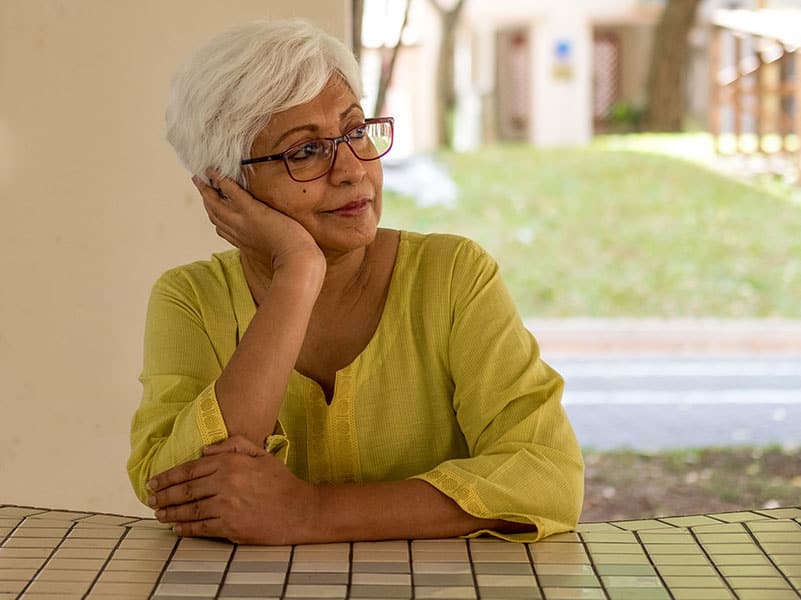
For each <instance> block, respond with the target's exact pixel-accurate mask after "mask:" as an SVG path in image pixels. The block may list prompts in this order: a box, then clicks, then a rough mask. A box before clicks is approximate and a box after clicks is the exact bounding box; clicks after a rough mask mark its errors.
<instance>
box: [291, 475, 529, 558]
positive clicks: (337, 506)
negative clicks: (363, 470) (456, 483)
mask: <svg viewBox="0 0 801 600" xmlns="http://www.w3.org/2000/svg"><path fill="white" fill-rule="evenodd" d="M314 512H315V515H316V516H315V518H313V519H312V520H311V522H310V525H309V528H308V531H305V532H303V536H302V539H298V540H297V541H296V542H295V543H325V542H336V541H342V540H350V541H360V540H381V539H420V538H440V537H454V536H459V535H465V534H469V533H472V532H475V531H478V530H481V529H491V530H495V531H505V532H508V533H512V532H521V531H531V530H532V527H531V526H529V525H523V524H520V523H510V522H507V521H502V520H493V519H480V518H478V517H474V516H472V515H470V514H468V513H466V512H465V511H463V510H462V509H461V508H460V507H459V505H458V504H456V502H454V501H453V500H452V499H451V498H449V497H448V496H446V495H445V494H443V493H442V492H440V491H439V490H437V489H436V488H435V487H433V486H432V485H430V484H428V483H426V482H425V481H422V480H419V479H410V480H405V481H387V482H378V483H368V484H340V485H318V486H317V487H316V502H315V511H314Z"/></svg>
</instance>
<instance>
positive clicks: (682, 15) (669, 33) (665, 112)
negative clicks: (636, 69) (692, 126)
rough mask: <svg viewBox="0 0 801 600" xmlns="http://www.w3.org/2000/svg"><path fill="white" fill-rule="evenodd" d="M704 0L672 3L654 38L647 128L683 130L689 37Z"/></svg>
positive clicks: (646, 119)
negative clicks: (699, 6)
mask: <svg viewBox="0 0 801 600" xmlns="http://www.w3.org/2000/svg"><path fill="white" fill-rule="evenodd" d="M699 4H700V0H668V1H667V3H666V4H665V10H664V12H663V13H662V18H661V20H660V21H659V25H657V28H656V33H655V35H654V45H653V49H652V51H651V67H650V71H649V75H648V90H647V96H648V100H647V108H646V113H645V120H644V129H646V130H649V131H681V129H682V121H683V118H684V110H685V107H684V96H685V81H686V74H687V64H688V62H689V54H690V48H689V40H688V34H689V32H690V28H691V27H692V25H693V22H694V21H695V14H696V12H697V10H698V5H699Z"/></svg>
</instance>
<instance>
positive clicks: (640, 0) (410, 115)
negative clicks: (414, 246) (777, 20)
mask: <svg viewBox="0 0 801 600" xmlns="http://www.w3.org/2000/svg"><path fill="white" fill-rule="evenodd" d="M440 1H441V2H443V3H444V0H440ZM760 4H763V5H766V6H774V5H775V6H776V7H781V8H788V7H790V8H791V7H793V6H795V5H798V8H801V1H798V0H792V1H790V0H785V1H784V2H769V1H762V2H760V1H759V0H741V1H732V0H704V2H703V4H702V5H701V8H700V10H699V14H698V25H697V26H696V28H695V29H694V30H693V32H692V33H691V36H690V44H691V64H690V71H689V73H688V86H687V93H688V98H687V107H688V116H689V119H690V122H691V123H697V124H698V125H699V126H704V125H705V122H706V114H707V105H708V99H709V75H708V70H709V66H708V65H709V62H708V52H707V41H708V30H709V27H708V25H707V24H708V22H709V20H710V18H711V16H712V14H713V13H714V11H715V10H716V9H718V8H721V7H725V8H756V7H757V6H758V5H760ZM404 5H405V2H401V1H398V0H365V13H364V26H363V44H364V48H363V51H362V63H363V70H364V77H365V92H366V94H367V98H366V99H365V102H366V105H367V106H368V107H369V106H370V105H371V103H372V102H373V101H374V98H375V91H376V87H377V81H378V73H379V72H380V69H381V64H382V61H384V62H386V60H387V56H388V53H387V51H386V49H384V50H382V47H384V48H386V47H391V46H393V45H394V44H395V43H396V42H397V39H398V33H399V30H400V24H401V22H402V19H403V10H404ZM664 5H665V0H527V1H525V2H521V1H519V0H467V2H466V5H465V8H464V10H463V13H462V16H461V19H460V22H459V31H458V37H457V40H458V41H457V48H456V53H455V57H454V59H455V65H456V69H455V73H456V81H455V88H456V92H457V97H458V102H457V108H456V111H455V115H454V117H453V142H454V146H455V148H456V149H461V150H466V149H470V148H475V147H477V146H479V145H481V144H483V143H491V142H495V141H518V142H528V143H531V144H533V145H537V146H564V145H573V144H583V143H586V142H587V141H589V140H590V139H591V137H592V136H593V135H594V134H595V133H600V132H606V131H610V130H615V127H616V126H619V125H620V121H621V120H623V121H625V120H627V119H632V120H634V119H636V117H637V114H638V113H639V112H641V111H642V110H643V109H644V107H645V102H646V82H647V78H648V68H649V61H650V53H651V43H652V39H653V35H654V30H655V27H656V25H657V24H658V22H659V19H660V16H661V13H662V10H663V8H664ZM439 36H440V32H439V23H438V17H437V13H436V11H435V10H434V9H433V8H432V7H431V6H430V4H429V0H412V3H411V7H410V12H409V19H408V24H407V27H406V29H405V32H404V36H403V40H402V41H403V44H402V49H401V51H400V54H399V57H398V61H397V64H396V67H395V71H394V77H393V82H392V86H391V88H390V91H389V94H388V99H387V104H386V105H385V106H386V110H385V112H386V113H387V114H393V115H394V116H395V117H396V119H397V121H398V128H397V129H398V146H397V153H398V154H410V153H412V152H421V151H422V152H425V151H430V150H432V149H433V148H434V147H435V146H436V140H437V136H436V132H435V130H434V128H435V126H436V124H435V116H434V108H433V107H434V106H435V97H434V94H435V90H436V85H435V81H436V77H437V76H438V73H437V72H436V64H437V49H438V44H439ZM368 111H369V109H368Z"/></svg>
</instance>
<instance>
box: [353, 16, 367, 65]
mask: <svg viewBox="0 0 801 600" xmlns="http://www.w3.org/2000/svg"><path fill="white" fill-rule="evenodd" d="M362 17H364V0H352V2H351V23H350V25H351V30H350V42H351V46H352V50H353V56H355V57H356V62H357V63H359V64H361V62H362Z"/></svg>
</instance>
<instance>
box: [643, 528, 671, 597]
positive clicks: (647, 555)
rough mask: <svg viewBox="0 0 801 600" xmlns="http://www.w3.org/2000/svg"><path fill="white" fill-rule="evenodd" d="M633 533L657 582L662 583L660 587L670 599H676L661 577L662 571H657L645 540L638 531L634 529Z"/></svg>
mask: <svg viewBox="0 0 801 600" xmlns="http://www.w3.org/2000/svg"><path fill="white" fill-rule="evenodd" d="M633 533H634V539H635V540H637V543H638V544H639V545H640V548H642V551H643V552H644V553H645V558H647V559H648V564H649V565H651V568H653V570H654V572H655V573H656V576H657V577H659V582H660V583H661V584H662V587H663V588H665V589H666V590H667V593H668V596H670V600H676V597H675V596H674V595H673V592H672V591H671V589H670V586H669V585H668V584H667V582H665V580H664V579H663V578H662V573H660V572H659V569H658V568H657V566H656V564H655V563H654V561H653V559H652V558H651V553H650V552H648V547H647V546H646V545H645V542H643V541H642V538H641V537H640V532H639V531H634V532H633Z"/></svg>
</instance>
